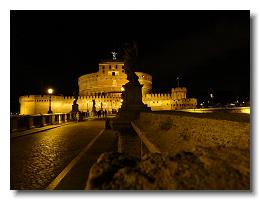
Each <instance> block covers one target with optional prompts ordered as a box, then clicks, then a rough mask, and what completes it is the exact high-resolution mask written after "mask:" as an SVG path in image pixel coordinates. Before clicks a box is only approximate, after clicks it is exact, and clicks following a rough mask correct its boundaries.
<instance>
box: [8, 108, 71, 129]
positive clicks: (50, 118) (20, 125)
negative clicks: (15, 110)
mask: <svg viewBox="0 0 260 200" xmlns="http://www.w3.org/2000/svg"><path fill="white" fill-rule="evenodd" d="M68 121H73V115H72V113H55V114H44V115H17V116H11V118H10V126H11V132H14V131H23V130H28V129H31V128H38V127H43V126H47V125H54V124H61V123H65V122H68Z"/></svg>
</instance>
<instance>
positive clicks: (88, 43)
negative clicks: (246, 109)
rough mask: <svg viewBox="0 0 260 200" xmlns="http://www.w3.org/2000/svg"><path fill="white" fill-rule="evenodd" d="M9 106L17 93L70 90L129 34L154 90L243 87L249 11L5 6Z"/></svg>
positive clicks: (193, 93)
mask: <svg viewBox="0 0 260 200" xmlns="http://www.w3.org/2000/svg"><path fill="white" fill-rule="evenodd" d="M10 16H11V101H12V102H11V111H16V110H17V111H18V110H19V104H18V98H19V96H21V95H28V94H44V93H46V89H47V88H48V87H53V88H54V89H55V91H56V94H63V95H72V93H73V91H74V90H78V86H77V80H78V77H79V76H81V75H83V74H86V73H90V72H96V71H97V70H98V62H99V61H100V60H102V59H105V58H109V57H111V54H110V52H111V51H113V50H115V51H117V52H119V53H120V52H121V48H122V46H123V44H124V43H125V42H127V41H130V40H135V41H137V43H138V46H139V61H138V68H139V70H138V71H143V72H147V73H149V74H151V75H152V76H153V91H154V92H170V89H171V88H172V87H176V77H177V76H179V77H181V81H180V83H181V86H186V87H187V88H188V96H189V97H196V98H198V99H199V100H200V99H202V97H205V96H207V95H208V94H209V93H210V92H213V93H214V94H215V96H216V98H219V100H223V101H228V100H231V99H234V98H241V99H244V98H248V97H249V95H250V94H249V93H250V12H249V11H11V12H10Z"/></svg>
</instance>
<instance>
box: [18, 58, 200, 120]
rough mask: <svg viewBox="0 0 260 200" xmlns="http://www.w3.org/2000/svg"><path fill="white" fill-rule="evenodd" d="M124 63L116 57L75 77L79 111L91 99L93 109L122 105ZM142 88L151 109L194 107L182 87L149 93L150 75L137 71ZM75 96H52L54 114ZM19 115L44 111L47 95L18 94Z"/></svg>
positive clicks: (89, 107) (85, 108)
mask: <svg viewBox="0 0 260 200" xmlns="http://www.w3.org/2000/svg"><path fill="white" fill-rule="evenodd" d="M123 66H124V63H123V62H121V61H117V60H112V61H104V62H100V63H99V71H98V72H96V73H91V74H85V75H83V76H80V77H79V79H78V86H79V98H78V101H77V103H78V104H79V110H80V111H83V112H86V111H91V110H92V100H95V102H96V109H97V110H99V109H101V106H102V109H106V110H107V111H109V112H111V111H112V110H115V111H117V110H118V109H119V108H120V107H121V93H122V86H123V85H124V84H126V83H127V82H128V80H127V79H126V77H127V76H126V74H125V72H124V69H123ZM136 74H137V76H138V77H139V82H140V84H142V85H143V87H142V94H143V102H144V104H147V105H148V106H149V107H151V109H152V110H178V109H184V108H196V106H197V99H196V98H187V97H186V94H187V89H186V88H185V87H177V88H172V91H171V93H167V94H152V93H151V91H152V76H151V75H149V74H147V73H143V72H136ZM73 100H74V97H72V96H55V95H52V97H51V108H52V111H53V112H54V113H68V112H70V111H71V108H72V107H71V106H72V104H73ZM19 102H20V114H28V115H32V114H46V113H47V112H48V109H49V95H29V96H21V97H20V98H19Z"/></svg>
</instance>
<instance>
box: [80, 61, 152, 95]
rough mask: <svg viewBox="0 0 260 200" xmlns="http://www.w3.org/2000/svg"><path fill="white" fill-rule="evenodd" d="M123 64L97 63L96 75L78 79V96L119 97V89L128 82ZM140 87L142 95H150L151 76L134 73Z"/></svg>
mask: <svg viewBox="0 0 260 200" xmlns="http://www.w3.org/2000/svg"><path fill="white" fill-rule="evenodd" d="M123 66H124V62H121V61H115V60H113V61H104V62H100V63H99V71H98V72H96V73H91V74H85V75H83V76H80V77H79V79H78V85H79V95H80V96H89V95H108V96H117V95H121V92H122V91H121V88H122V86H123V85H125V84H126V83H127V82H128V80H127V76H126V74H125V72H124V69H123ZM136 74H137V76H138V77H139V82H140V84H142V85H143V87H142V94H143V95H145V94H148V93H151V90H152V76H151V75H149V74H147V73H143V72H136Z"/></svg>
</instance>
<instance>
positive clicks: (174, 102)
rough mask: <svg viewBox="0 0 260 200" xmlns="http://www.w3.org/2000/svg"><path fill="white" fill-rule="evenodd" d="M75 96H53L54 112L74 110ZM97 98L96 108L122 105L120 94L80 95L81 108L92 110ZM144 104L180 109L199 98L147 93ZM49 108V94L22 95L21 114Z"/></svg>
mask: <svg viewBox="0 0 260 200" xmlns="http://www.w3.org/2000/svg"><path fill="white" fill-rule="evenodd" d="M73 100H74V97H72V96H68V97H64V96H54V95H53V96H52V98H51V108H52V111H53V112H54V113H69V112H70V111H71V110H72V104H73ZM92 100H95V103H96V105H95V106H96V109H97V110H100V109H101V103H102V108H103V109H106V110H107V111H109V112H111V111H112V109H113V110H118V109H119V108H120V107H121V97H120V96H79V98H78V101H77V103H78V105H79V110H80V111H83V112H86V111H87V110H89V111H91V110H92V105H93V102H92ZM143 102H144V104H147V105H148V106H149V107H151V109H152V110H153V111H155V110H179V109H184V108H196V106H197V99H195V98H188V99H187V98H186V99H173V96H172V94H146V95H144V96H143ZM48 110H49V95H30V96H21V97H20V114H25V115H32V114H46V113H47V112H48Z"/></svg>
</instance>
